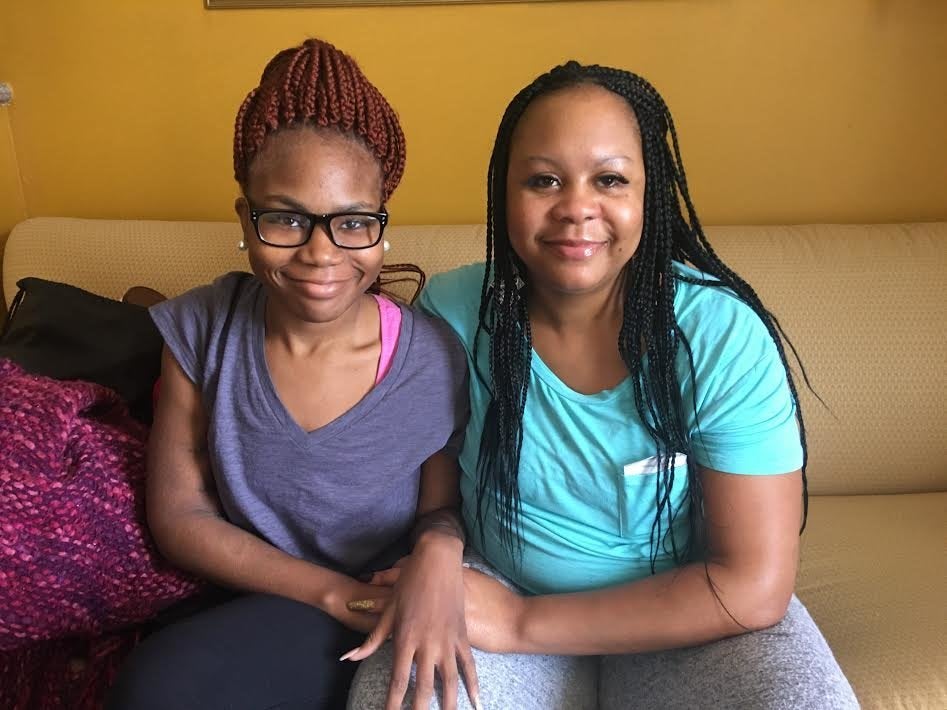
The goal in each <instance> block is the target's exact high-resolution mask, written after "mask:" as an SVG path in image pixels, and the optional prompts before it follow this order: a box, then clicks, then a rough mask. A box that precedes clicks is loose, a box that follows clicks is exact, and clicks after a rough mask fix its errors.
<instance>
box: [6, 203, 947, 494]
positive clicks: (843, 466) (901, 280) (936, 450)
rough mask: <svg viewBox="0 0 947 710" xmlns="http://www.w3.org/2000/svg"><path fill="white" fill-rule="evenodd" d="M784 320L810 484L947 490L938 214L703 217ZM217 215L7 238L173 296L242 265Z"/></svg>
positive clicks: (433, 255)
mask: <svg viewBox="0 0 947 710" xmlns="http://www.w3.org/2000/svg"><path fill="white" fill-rule="evenodd" d="M708 234H709V237H710V239H711V242H712V243H713V244H714V246H715V248H716V249H717V251H718V252H719V253H720V255H721V256H722V257H723V258H724V259H725V260H726V261H727V262H728V263H729V264H730V265H731V266H732V267H733V268H734V269H735V270H736V271H737V272H738V273H740V274H742V275H743V276H744V277H745V278H747V280H749V281H750V283H751V284H753V286H754V287H755V288H756V289H757V291H758V293H759V295H760V296H761V298H762V299H763V300H764V302H765V303H766V304H767V305H768V306H769V308H770V309H771V310H772V311H773V312H774V313H775V314H776V315H777V317H778V318H779V319H780V321H781V322H782V324H783V325H784V327H785V328H786V330H787V332H788V333H789V335H790V337H791V338H792V339H793V342H794V343H795V345H796V347H797V348H798V349H799V352H800V353H801V355H802V357H803V362H804V364H805V366H806V370H807V372H808V374H809V376H810V378H811V380H812V382H813V385H814V386H815V388H816V390H817V391H818V393H819V394H820V395H821V397H822V398H823V400H824V401H825V402H826V404H827V405H828V409H826V408H824V407H822V405H821V404H819V403H818V402H817V401H816V400H815V399H814V398H813V397H812V396H811V395H809V394H808V393H805V392H803V406H804V412H805V414H806V422H807V429H808V433H809V448H810V479H811V489H812V491H813V492H814V493H863V494H866V493H891V492H914V491H929V490H947V367H945V364H947V223H932V224H900V225H799V226H791V227H789V226H783V227H714V228H709V229H708ZM386 236H387V237H388V238H389V240H390V241H391V243H392V249H391V251H390V252H388V255H387V257H386V258H387V261H388V262H389V263H398V262H413V263H416V264H418V265H419V266H421V267H422V268H423V269H424V270H425V271H426V272H427V274H428V275H431V274H434V273H438V272H440V271H444V270H447V269H449V268H452V267H454V266H458V265H461V264H465V263H470V262H473V261H477V260H482V259H483V252H484V246H483V245H484V228H483V226H482V225H457V226H439V225H426V226H400V227H398V226H396V227H392V228H391V229H390V230H389V231H388V233H387V234H386ZM239 239H240V231H239V228H238V227H237V225H236V224H234V223H226V222H156V221H131V220H128V221H124V220H77V219H60V218H35V219H30V220H27V221H25V222H23V223H21V224H20V225H18V226H17V227H16V228H15V229H14V230H13V232H12V233H11V235H10V238H9V240H8V242H7V246H6V253H5V256H4V263H3V287H4V293H5V294H6V297H7V300H8V301H9V300H10V299H12V297H13V295H14V294H15V293H16V287H15V282H16V281H17V280H18V279H20V278H23V277H24V276H39V277H42V278H47V279H51V280H57V281H65V282H67V283H72V284H74V285H77V286H80V287H82V288H86V289H88V290H91V291H95V292H97V293H101V294H103V295H106V296H111V297H114V298H118V297H120V296H121V295H122V294H123V293H124V291H125V290H126V289H127V288H129V287H130V286H138V285H140V286H150V287H152V288H155V289H157V290H158V291H161V292H162V293H164V294H166V295H168V296H174V295H177V294H179V293H181V292H182V291H184V290H186V289H187V288H190V287H191V286H194V285H197V284H200V283H204V282H207V281H208V280H210V279H211V278H213V277H214V276H215V275H217V274H220V273H224V272H226V271H230V270H234V269H245V268H246V257H245V255H244V254H242V253H240V252H239V251H237V248H236V246H237V242H238V241H239Z"/></svg>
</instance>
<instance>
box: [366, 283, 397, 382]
mask: <svg viewBox="0 0 947 710" xmlns="http://www.w3.org/2000/svg"><path fill="white" fill-rule="evenodd" d="M372 295H373V296H375V301H377V302H378V316H379V320H380V321H381V355H380V356H379V357H378V373H377V374H376V375H375V384H376V385H377V384H378V383H379V382H381V381H382V380H383V379H385V375H387V374H388V370H389V369H390V368H391V361H392V360H394V359H395V351H396V350H397V349H398V336H399V335H400V334H401V309H400V308H398V306H397V305H395V304H394V303H392V302H391V301H389V300H388V299H387V298H385V297H384V296H379V295H377V294H372Z"/></svg>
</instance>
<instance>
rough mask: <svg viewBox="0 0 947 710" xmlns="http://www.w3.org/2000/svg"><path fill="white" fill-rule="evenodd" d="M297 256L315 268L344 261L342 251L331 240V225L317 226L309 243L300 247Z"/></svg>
mask: <svg viewBox="0 0 947 710" xmlns="http://www.w3.org/2000/svg"><path fill="white" fill-rule="evenodd" d="M296 254H297V256H298V257H299V258H300V259H302V260H304V261H305V262H307V263H309V264H313V265H315V266H329V265H331V264H336V263H338V262H339V261H340V260H341V259H342V249H340V248H339V247H337V246H336V245H335V244H333V243H332V240H331V239H329V225H327V224H317V225H316V228H315V229H314V230H313V231H312V236H311V237H310V238H309V241H308V242H306V243H305V244H303V245H302V246H301V247H299V250H298V251H297V252H296Z"/></svg>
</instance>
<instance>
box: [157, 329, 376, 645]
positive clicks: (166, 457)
mask: <svg viewBox="0 0 947 710" xmlns="http://www.w3.org/2000/svg"><path fill="white" fill-rule="evenodd" d="M146 501H147V516H148V526H149V528H150V530H151V533H152V535H153V536H154V539H155V542H156V543H157V545H158V548H159V549H160V550H161V552H162V554H164V556H165V557H167V558H168V559H169V560H170V561H171V562H173V563H174V564H176V565H178V566H179V567H181V568H183V569H186V570H188V571H190V572H193V573H194V574H196V575H198V576H200V577H203V578H205V579H208V580H211V581H213V582H216V583H217V584H221V585H223V586H227V587H232V588H236V589H243V590H248V591H254V592H263V593H270V594H278V595H280V596H285V597H289V598H291V599H295V600H297V601H301V602H304V603H306V604H311V605H312V606H315V607H318V608H320V609H322V610H323V611H325V612H326V613H328V614H330V615H332V616H333V617H334V618H336V619H338V620H339V621H341V622H342V623H344V624H346V625H347V626H350V627H351V628H355V629H358V630H363V631H368V630H370V629H372V628H374V623H372V621H371V620H370V619H367V618H366V617H365V615H362V614H357V613H354V612H351V611H349V610H348V609H347V608H346V602H347V601H348V600H349V599H351V598H352V596H353V595H365V594H366V593H369V592H371V593H373V594H375V595H376V596H377V591H376V590H375V589H374V588H372V587H369V586H368V585H366V584H361V583H359V582H357V581H355V580H353V579H351V578H349V577H347V576H345V575H343V574H339V573H337V572H333V571H332V570H329V569H326V568H324V567H319V566H317V565H314V564H311V563H309V562H306V561H304V560H300V559H298V558H296V557H293V556H292V555H288V554H286V553H284V552H282V551H280V550H279V549H277V548H275V547H273V546H272V545H270V544H269V543H267V542H265V541H263V540H261V539H260V538H258V537H257V536H255V535H253V534H251V533H249V532H247V531H245V530H243V529H241V528H239V527H237V526H236V525H233V524H232V523H230V522H228V521H227V520H226V519H225V518H224V517H223V514H222V512H221V508H220V504H219V500H218V498H217V494H216V492H215V489H214V482H213V476H212V474H211V471H210V464H209V458H208V452H207V417H206V415H205V414H204V410H203V406H202V403H201V396H200V392H199V391H198V389H197V387H196V386H195V385H194V383H192V382H191V381H190V380H189V379H188V377H187V375H185V374H184V371H183V370H182V369H181V367H180V365H179V364H178V362H177V360H175V358H174V356H173V355H171V353H170V351H169V350H168V349H167V348H165V349H164V352H163V354H162V363H161V397H160V399H159V401H158V406H157V409H156V411H155V420H154V426H153V427H152V430H151V436H150V439H149V442H148V478H147V491H146Z"/></svg>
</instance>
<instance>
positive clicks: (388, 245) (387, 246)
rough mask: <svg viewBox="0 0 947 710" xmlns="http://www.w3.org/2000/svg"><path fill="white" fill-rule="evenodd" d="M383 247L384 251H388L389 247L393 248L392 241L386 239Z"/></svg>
mask: <svg viewBox="0 0 947 710" xmlns="http://www.w3.org/2000/svg"><path fill="white" fill-rule="evenodd" d="M381 248H382V249H383V250H384V251H388V250H389V249H391V242H389V241H388V240H387V239H386V240H385V241H383V242H382V244H381Z"/></svg>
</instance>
